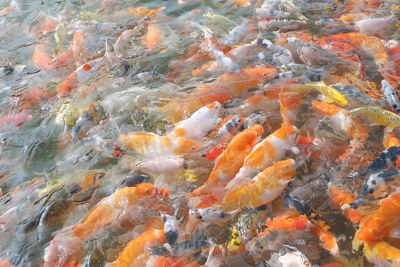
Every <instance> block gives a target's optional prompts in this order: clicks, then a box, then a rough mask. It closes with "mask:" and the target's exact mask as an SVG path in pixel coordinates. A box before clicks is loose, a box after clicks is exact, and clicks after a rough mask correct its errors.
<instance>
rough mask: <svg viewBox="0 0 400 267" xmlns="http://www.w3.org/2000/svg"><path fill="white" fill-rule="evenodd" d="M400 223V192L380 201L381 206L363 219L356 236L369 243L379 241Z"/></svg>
mask: <svg viewBox="0 0 400 267" xmlns="http://www.w3.org/2000/svg"><path fill="white" fill-rule="evenodd" d="M399 223H400V193H392V194H391V195H389V196H388V197H387V198H385V199H382V200H381V201H379V208H378V209H377V210H376V211H374V212H373V213H372V214H370V215H368V216H366V217H364V218H363V219H362V220H361V224H360V230H358V231H357V233H356V238H357V239H359V240H361V241H365V242H367V243H373V242H378V241H380V240H382V239H383V238H384V237H386V236H388V235H389V233H390V231H391V230H392V229H393V228H395V227H397V225H398V224H399Z"/></svg>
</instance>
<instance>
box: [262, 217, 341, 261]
mask: <svg viewBox="0 0 400 267" xmlns="http://www.w3.org/2000/svg"><path fill="white" fill-rule="evenodd" d="M266 226H267V229H266V230H265V231H264V232H263V233H266V234H268V233H269V231H270V230H286V229H287V230H290V229H296V230H303V231H308V232H311V233H312V234H314V235H315V236H317V237H318V238H319V240H320V241H321V245H322V247H323V248H324V249H326V250H328V251H329V252H330V253H331V254H332V255H334V256H338V255H339V248H338V245H337V241H336V237H335V235H334V234H332V233H330V232H329V231H327V230H325V229H323V227H321V226H318V225H315V224H313V223H311V222H310V221H309V220H308V219H307V217H306V216H305V215H299V214H298V213H297V212H296V211H293V210H289V211H288V212H286V213H285V214H283V215H281V216H278V217H274V218H272V219H271V218H268V219H267V220H266Z"/></svg>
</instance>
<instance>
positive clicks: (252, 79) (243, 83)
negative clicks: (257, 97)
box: [216, 67, 277, 95]
mask: <svg viewBox="0 0 400 267" xmlns="http://www.w3.org/2000/svg"><path fill="white" fill-rule="evenodd" d="M276 75H277V69H275V68H261V67H254V68H244V69H241V70H240V71H239V72H231V73H225V74H224V75H222V76H220V77H219V78H218V80H217V81H216V82H217V83H219V84H220V85H221V86H224V87H226V88H228V89H230V90H232V92H234V93H235V94H236V95H241V94H244V93H246V92H247V90H248V89H250V88H251V87H255V86H257V85H259V84H262V83H263V82H264V81H265V80H267V79H272V78H274V77H275V76H276Z"/></svg>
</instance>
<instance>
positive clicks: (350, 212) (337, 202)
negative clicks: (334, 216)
mask: <svg viewBox="0 0 400 267" xmlns="http://www.w3.org/2000/svg"><path fill="white" fill-rule="evenodd" d="M329 197H330V199H331V204H332V206H334V207H335V208H341V207H342V206H343V205H345V204H348V203H350V202H353V201H354V200H356V197H355V196H354V195H353V194H352V193H351V192H350V191H348V190H347V189H346V188H345V187H344V186H340V185H334V184H330V185H329ZM345 215H346V217H347V218H349V219H350V220H351V221H352V222H354V223H359V222H360V221H361V219H362V215H361V214H360V213H359V212H358V211H357V210H356V209H353V208H348V209H346V210H345Z"/></svg>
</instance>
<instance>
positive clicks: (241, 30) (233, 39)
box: [224, 23, 249, 45]
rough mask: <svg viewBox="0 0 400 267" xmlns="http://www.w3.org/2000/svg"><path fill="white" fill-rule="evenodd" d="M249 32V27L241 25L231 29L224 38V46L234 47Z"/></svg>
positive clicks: (245, 24) (244, 24)
mask: <svg viewBox="0 0 400 267" xmlns="http://www.w3.org/2000/svg"><path fill="white" fill-rule="evenodd" d="M248 31H249V25H248V24H247V23H242V24H240V25H238V26H236V27H235V28H233V29H232V30H231V31H230V32H229V33H228V35H227V36H225V38H224V44H225V45H236V44H238V43H240V42H241V41H242V40H243V39H244V38H245V37H246V35H247V33H248Z"/></svg>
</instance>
